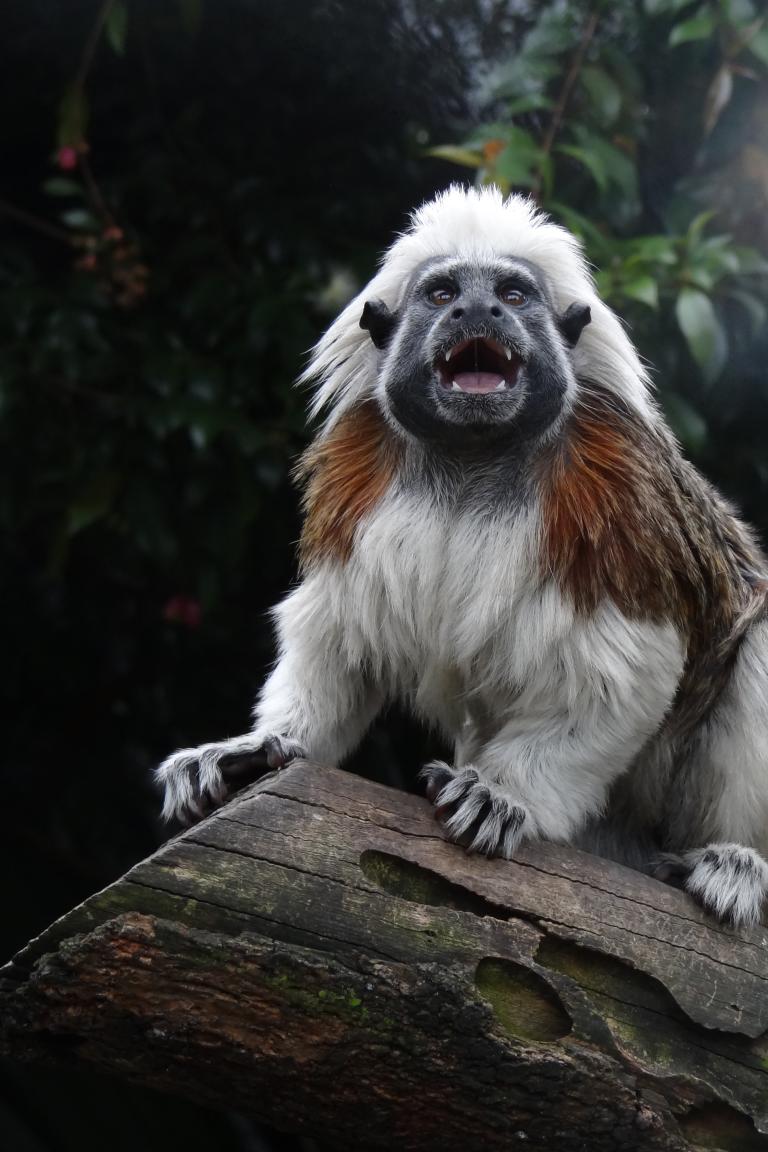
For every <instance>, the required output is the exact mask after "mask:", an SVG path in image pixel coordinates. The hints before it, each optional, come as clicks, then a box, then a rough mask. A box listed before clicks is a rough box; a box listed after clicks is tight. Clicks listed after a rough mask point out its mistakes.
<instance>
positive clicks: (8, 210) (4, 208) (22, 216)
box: [0, 200, 75, 248]
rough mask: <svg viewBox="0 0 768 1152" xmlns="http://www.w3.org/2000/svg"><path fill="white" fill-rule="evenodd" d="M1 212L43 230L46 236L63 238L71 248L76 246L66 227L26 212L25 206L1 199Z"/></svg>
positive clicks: (30, 226)
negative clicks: (60, 226) (59, 226)
mask: <svg viewBox="0 0 768 1152" xmlns="http://www.w3.org/2000/svg"><path fill="white" fill-rule="evenodd" d="M0 214H3V215H5V216H10V217H11V219H12V220H18V221H19V223H20V224H26V226H27V227H28V228H33V229H34V230H35V231H36V232H41V233H42V234H43V235H44V236H50V237H52V238H53V239H54V240H61V241H62V242H63V243H64V244H68V245H69V246H70V248H73V247H75V242H74V240H73V239H72V237H71V236H70V234H69V232H67V231H65V229H64V228H57V227H56V225H55V224H49V223H48V221H47V220H43V219H41V218H40V217H39V216H33V215H32V213H31V212H25V211H24V209H23V208H17V207H16V205H15V204H9V203H8V201H7V200H0Z"/></svg>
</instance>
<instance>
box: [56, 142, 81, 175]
mask: <svg viewBox="0 0 768 1152" xmlns="http://www.w3.org/2000/svg"><path fill="white" fill-rule="evenodd" d="M56 163H57V164H58V166H59V168H61V170H62V172H71V171H72V169H73V168H77V151H76V149H75V148H70V147H64V148H59V150H58V152H57V153H56Z"/></svg>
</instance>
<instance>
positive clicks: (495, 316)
mask: <svg viewBox="0 0 768 1152" xmlns="http://www.w3.org/2000/svg"><path fill="white" fill-rule="evenodd" d="M503 315H504V313H503V311H502V309H501V305H500V304H499V302H498V301H497V300H482V301H481V300H478V301H472V302H471V303H469V304H466V305H461V304H460V305H458V306H457V307H456V308H454V309H453V310H452V311H451V319H452V320H461V321H462V322H463V323H464V324H487V323H488V321H489V320H500V319H501V317H502V316H503Z"/></svg>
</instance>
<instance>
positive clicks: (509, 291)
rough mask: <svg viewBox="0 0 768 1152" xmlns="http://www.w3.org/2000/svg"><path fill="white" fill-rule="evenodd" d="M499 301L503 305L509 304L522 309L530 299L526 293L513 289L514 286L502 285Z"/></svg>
mask: <svg viewBox="0 0 768 1152" xmlns="http://www.w3.org/2000/svg"><path fill="white" fill-rule="evenodd" d="M499 300H501V302H502V304H509V305H510V307H512V308H520V307H521V306H522V305H523V304H527V303H528V297H527V296H526V294H525V292H521V291H520V289H519V288H515V287H513V285H512V284H502V286H501V288H500V289H499Z"/></svg>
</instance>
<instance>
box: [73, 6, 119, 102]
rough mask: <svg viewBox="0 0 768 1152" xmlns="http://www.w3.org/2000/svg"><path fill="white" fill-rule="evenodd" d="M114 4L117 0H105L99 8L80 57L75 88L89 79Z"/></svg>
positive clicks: (83, 85) (81, 85)
mask: <svg viewBox="0 0 768 1152" xmlns="http://www.w3.org/2000/svg"><path fill="white" fill-rule="evenodd" d="M114 6H115V0H104V3H103V4H102V6H101V8H100V9H99V12H98V15H97V17H96V19H95V20H94V22H93V27H92V28H91V31H90V33H89V35H88V39H87V40H86V42H85V47H84V48H83V55H82V56H81V58H80V67H79V68H78V70H77V75H76V76H75V79H74V86H75V88H83V87H85V81H86V79H87V76H88V73H89V72H90V70H91V65H92V64H93V58H94V56H95V55H96V49H97V48H98V46H99V40H100V39H101V33H102V31H103V29H104V25H105V24H106V22H107V18H108V16H109V13H110V12H111V11H112V9H113V8H114Z"/></svg>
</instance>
